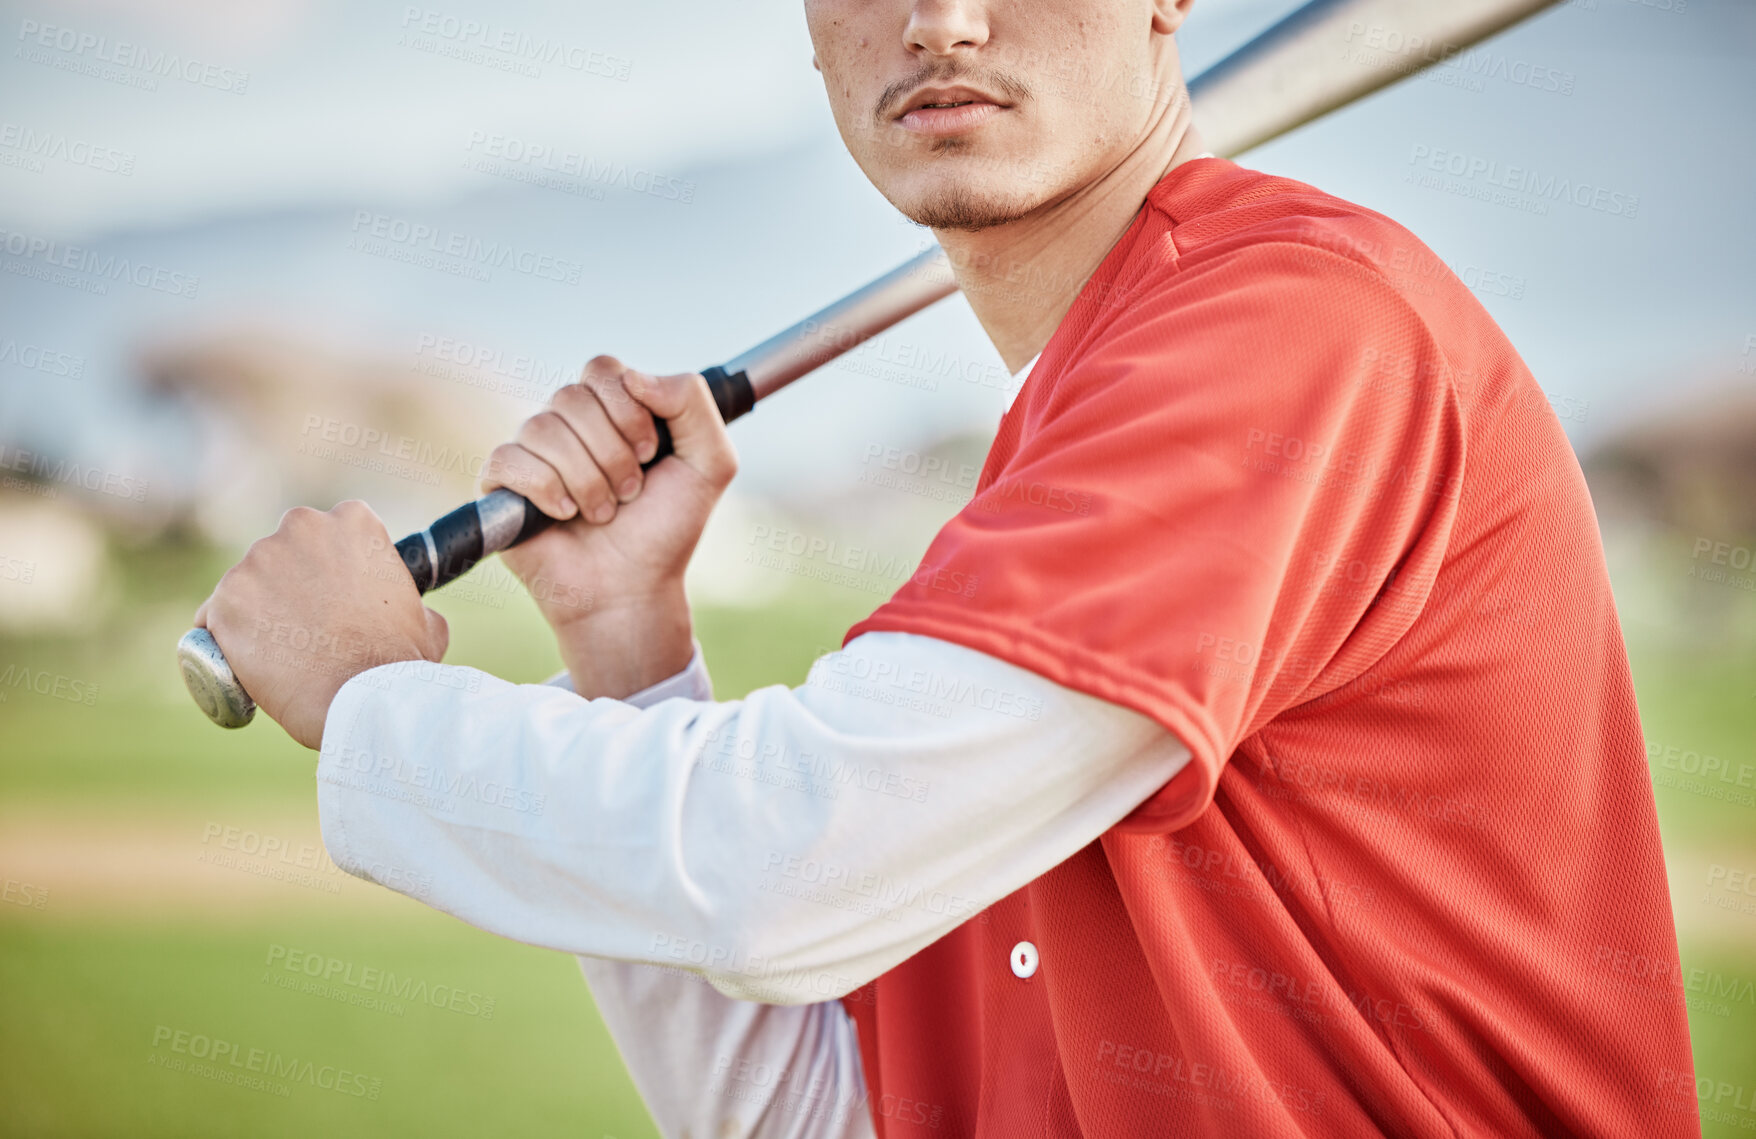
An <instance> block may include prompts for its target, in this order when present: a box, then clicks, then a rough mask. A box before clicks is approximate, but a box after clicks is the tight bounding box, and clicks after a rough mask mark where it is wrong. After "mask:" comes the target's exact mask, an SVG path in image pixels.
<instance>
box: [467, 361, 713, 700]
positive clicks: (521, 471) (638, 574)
mask: <svg viewBox="0 0 1756 1139" xmlns="http://www.w3.org/2000/svg"><path fill="white" fill-rule="evenodd" d="M654 416H657V417H658V418H660V419H663V420H666V421H667V423H668V424H669V427H670V431H671V445H672V447H673V454H672V457H670V458H667V459H665V460H663V461H662V462H659V463H656V464H654V465H653V467H652V469H651V470H649V471H647V472H645V474H644V475H643V474H642V472H641V470H640V464H641V463H643V462H645V461H646V460H648V459H650V458H651V457H652V456H653V453H654V452H655V451H656V450H657V447H658V433H657V430H656V429H655V427H654V426H653V417H654ZM737 471H738V459H737V455H736V454H735V453H734V452H733V450H732V442H731V439H730V438H729V437H728V436H727V435H726V426H725V424H724V423H723V422H722V421H721V420H720V417H719V410H718V409H717V408H716V407H715V406H714V403H713V394H712V393H711V392H710V391H709V390H708V387H707V381H706V380H704V379H702V378H701V377H700V376H699V375H696V374H694V373H692V372H691V373H684V374H681V375H675V376H651V375H647V374H646V373H644V372H637V371H635V370H634V369H632V368H628V367H626V366H624V365H623V364H622V362H621V361H620V360H617V359H614V358H613V357H610V356H599V357H597V358H596V359H595V360H593V361H591V363H589V364H587V365H586V366H585V371H584V373H583V375H581V377H580V380H579V382H578V383H577V384H570V385H569V386H567V387H564V388H562V389H561V390H560V391H558V392H556V393H555V396H554V398H553V399H551V400H550V401H549V408H548V410H546V411H543V412H540V413H538V414H537V415H534V416H532V417H531V418H530V419H527V420H526V421H525V422H524V425H523V426H522V427H520V428H519V429H518V434H517V436H516V437H515V439H514V441H513V442H511V443H506V444H503V445H502V446H500V447H499V448H497V449H496V450H495V451H494V454H493V455H492V456H491V457H490V459H489V462H488V467H487V471H486V473H485V474H484V476H483V478H482V490H483V491H484V492H486V491H490V490H493V489H494V488H495V487H501V486H505V487H510V488H512V489H513V490H516V491H518V493H520V494H522V495H524V496H525V497H526V498H528V499H530V500H531V501H532V502H534V503H535V504H536V505H537V508H538V509H539V510H541V511H542V512H543V513H544V514H547V515H549V516H550V517H551V518H556V519H560V520H562V521H561V523H560V524H559V525H556V526H553V527H551V528H550V529H548V530H546V531H545V532H543V533H542V534H539V535H537V536H536V537H535V538H532V539H530V540H529V541H527V542H525V543H524V544H522V545H520V546H516V547H514V548H513V549H510V550H507V551H506V552H505V553H503V554H501V558H502V559H503V560H504V561H505V562H506V564H507V566H508V567H510V568H511V570H512V572H513V573H515V574H517V575H518V577H519V579H520V580H521V581H523V582H524V584H525V587H526V588H527V589H529V590H530V592H531V596H533V597H535V598H536V601H537V605H538V606H539V607H540V608H541V609H542V612H543V616H544V618H545V619H547V621H548V622H549V624H550V625H551V626H553V628H554V630H555V635H556V638H557V640H558V641H559V643H560V649H561V659H562V660H563V661H564V662H565V663H566V665H567V670H568V672H569V673H570V674H571V675H572V677H573V685H574V689H575V690H576V691H577V692H579V693H580V695H582V696H615V697H622V696H629V695H632V694H633V693H635V692H638V691H639V690H640V689H642V688H645V687H647V686H649V685H652V684H656V683H657V682H659V681H660V680H663V679H665V678H666V677H667V676H671V675H673V674H675V673H676V672H678V671H680V670H681V669H682V668H683V667H684V666H685V665H687V664H688V663H689V657H690V654H691V652H692V649H693V638H692V632H691V625H690V621H689V605H688V601H687V600H686V599H685V597H684V595H683V571H684V570H685V569H686V568H687V567H688V565H689V556H690V554H692V553H693V552H694V550H695V543H696V541H697V540H698V539H700V537H701V531H702V528H703V527H704V526H706V525H707V516H708V515H709V514H710V513H711V512H712V511H713V507H714V504H715V503H717V502H718V501H719V497H720V495H721V494H722V493H724V491H725V489H726V486H727V484H729V483H730V482H731V481H732V476H733V475H735V474H737Z"/></svg>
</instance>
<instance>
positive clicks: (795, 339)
mask: <svg viewBox="0 0 1756 1139" xmlns="http://www.w3.org/2000/svg"><path fill="white" fill-rule="evenodd" d="M1556 2H1557V0H1443V2H1438V0H1311V2H1310V3H1307V4H1305V5H1303V6H1301V7H1300V8H1298V9H1297V10H1295V11H1294V12H1292V13H1291V14H1290V15H1288V16H1287V17H1286V18H1284V19H1282V20H1281V21H1280V22H1279V23H1277V24H1275V25H1273V26H1272V27H1270V28H1269V29H1268V30H1267V31H1265V32H1263V33H1262V34H1260V35H1258V36H1256V37H1255V38H1254V39H1252V40H1251V41H1250V42H1248V43H1246V44H1245V45H1244V46H1243V47H1241V48H1239V49H1238V50H1237V51H1235V52H1233V53H1232V54H1231V55H1229V56H1227V57H1226V58H1225V59H1223V60H1221V61H1220V62H1219V63H1216V64H1214V65H1213V66H1212V67H1211V68H1209V69H1208V70H1206V71H1204V72H1202V74H1201V75H1199V76H1197V77H1196V78H1194V79H1193V80H1191V81H1190V82H1189V94H1190V98H1191V100H1192V101H1193V103H1194V109H1195V118H1196V120H1197V122H1198V123H1199V125H1200V129H1201V133H1202V137H1203V139H1204V140H1205V141H1206V143H1207V144H1208V147H1209V149H1210V150H1212V151H1213V152H1214V153H1215V154H1218V155H1220V156H1222V157H1227V158H1230V157H1233V156H1235V155H1238V154H1241V153H1243V152H1244V151H1246V150H1249V149H1250V148H1251V147H1254V146H1257V145H1259V144H1261V143H1264V142H1267V141H1268V140H1269V139H1272V138H1275V137H1277V136H1278V135H1281V134H1284V133H1285V132H1287V131H1289V130H1292V129H1294V128H1295V127H1298V126H1302V125H1303V124H1305V123H1308V122H1310V121H1312V120H1313V119H1317V118H1321V117H1322V116H1324V115H1326V114H1328V113H1329V112H1330V111H1333V110H1336V109H1337V108H1339V107H1343V106H1346V105H1347V104H1349V103H1352V102H1354V101H1355V100H1357V99H1361V98H1364V97H1365V96H1366V95H1369V94H1371V93H1372V92H1374V91H1377V90H1379V89H1380V88H1383V87H1387V86H1389V85H1390V84H1392V83H1394V82H1396V81H1397V80H1399V79H1402V78H1404V77H1406V76H1408V75H1412V74H1414V73H1415V72H1418V71H1421V70H1423V69H1425V68H1427V67H1430V66H1432V65H1433V64H1436V63H1441V62H1443V61H1445V60H1446V59H1449V58H1451V57H1452V56H1454V55H1456V54H1458V53H1459V52H1463V51H1466V50H1468V49H1469V48H1471V47H1473V46H1474V45H1475V44H1477V43H1479V42H1481V41H1482V40H1484V39H1486V38H1487V37H1489V36H1491V35H1493V34H1495V33H1496V32H1499V31H1501V30H1503V29H1505V28H1507V27H1510V26H1511V25H1512V24H1515V23H1517V22H1518V21H1520V20H1522V19H1524V18H1525V17H1527V16H1530V15H1532V14H1534V13H1536V12H1538V11H1541V10H1542V9H1544V8H1547V7H1549V6H1550V5H1552V4H1554V3H1556ZM956 291H957V283H956V281H955V280H954V279H953V278H952V275H951V270H950V266H949V265H948V263H947V261H946V258H945V256H944V254H943V253H942V252H941V251H940V250H939V249H938V248H937V247H934V248H930V249H928V250H926V251H925V252H923V253H921V254H920V255H918V256H916V257H915V258H913V259H912V260H910V261H908V262H907V263H905V264H903V265H901V266H899V267H898V268H896V269H893V270H892V271H891V272H889V273H886V274H885V275H884V276H882V277H880V278H878V279H877V280H875V281H873V282H872V283H871V284H868V285H866V286H864V287H863V288H861V289H859V290H857V291H855V292H853V293H850V294H848V295H847V296H846V297H843V298H842V299H841V300H839V301H836V302H835V303H834V304H832V305H830V306H829V307H827V308H825V309H823V310H821V311H819V312H817V313H814V314H813V315H812V316H810V317H808V318H806V319H805V320H802V321H800V322H799V323H798V324H795V325H793V326H792V327H791V328H789V329H787V330H786V331H784V332H782V333H780V334H779V335H777V336H773V337H771V338H769V339H768V340H765V341H763V342H762V343H761V344H758V345H757V346H756V347H754V348H752V349H750V350H749V351H748V352H745V353H744V354H743V355H741V356H738V357H736V358H734V359H732V360H729V361H727V362H726V363H724V364H721V365H717V366H715V367H711V368H708V369H707V370H706V371H704V372H703V373H702V374H703V376H704V377H705V378H706V379H707V382H708V386H709V388H710V389H711V390H712V392H713V397H714V403H715V404H716V405H717V406H718V408H719V412H720V416H721V417H722V418H723V419H724V420H725V421H726V422H727V423H730V422H732V421H733V420H734V419H737V418H738V417H739V416H741V415H744V414H746V413H747V412H749V411H750V410H751V409H752V408H753V407H755V405H756V403H757V401H759V400H761V399H764V398H766V397H767V396H769V395H771V394H773V393H774V392H776V391H778V390H780V389H781V388H783V387H785V386H786V385H787V384H790V383H792V382H793V381H794V380H796V379H798V378H799V377H800V376H803V375H806V374H808V373H810V372H812V371H815V370H816V369H817V368H820V367H822V366H823V365H824V364H826V363H828V362H829V361H831V360H833V359H835V358H836V357H837V356H840V355H841V354H842V353H844V352H846V351H848V350H849V349H850V348H853V347H854V346H856V345H858V344H860V343H861V342H862V341H865V340H867V339H870V338H871V337H873V336H876V335H877V334H878V333H880V332H883V331H884V330H885V329H887V328H889V327H891V326H892V325H894V324H896V323H897V322H898V321H901V320H903V319H904V318H906V317H909V316H912V315H913V314H915V313H917V312H919V311H920V310H921V309H923V308H926V307H927V306H928V305H930V304H932V303H934V302H935V301H938V300H940V299H941V298H943V297H947V296H950V295H951V294H952V293H954V292H956ZM658 429H659V448H658V452H657V453H656V454H655V455H654V456H653V458H652V459H650V460H648V462H647V463H646V464H645V465H646V466H651V465H652V464H653V463H656V462H658V461H659V460H660V459H662V458H664V457H665V456H666V455H667V454H669V453H670V449H671V447H670V443H671V439H670V432H669V431H668V430H667V429H666V426H665V423H664V421H663V420H660V421H658ZM552 521H553V520H552V519H550V518H549V517H548V516H547V515H545V514H543V513H542V512H541V511H540V510H538V509H537V508H536V507H535V506H533V505H532V504H531V503H530V502H529V501H528V500H526V499H525V498H523V497H521V496H519V495H518V494H515V493H514V492H512V491H510V490H506V489H504V488H502V489H500V490H496V491H493V492H491V493H490V494H487V495H485V496H483V497H482V498H479V499H477V500H476V501H475V502H471V503H467V504H465V505H464V506H461V507H459V508H458V509H456V510H454V511H452V512H451V513H450V514H447V515H445V516H444V517H443V518H440V519H439V520H438V521H436V522H434V523H433V524H432V525H431V526H429V527H427V528H426V529H425V530H422V531H420V532H419V533H415V534H410V535H409V536H408V537H406V538H404V539H402V540H401V541H400V542H398V543H396V549H397V552H398V553H399V554H401V555H402V561H403V564H404V565H405V566H406V567H407V568H408V571H409V574H410V576H411V577H412V578H413V579H414V582H415V586H416V588H418V589H419V590H420V591H421V592H422V593H426V592H427V591H429V590H433V589H437V588H439V587H440V586H442V585H444V584H445V583H447V582H449V581H452V580H454V579H455V578H457V577H458V576H459V575H461V574H463V573H465V572H467V571H468V570H469V568H470V567H471V566H473V565H475V564H476V563H477V562H479V561H481V560H482V559H483V558H485V557H487V556H488V555H489V554H493V553H496V552H498V551H500V550H504V549H507V548H509V547H511V546H514V545H516V544H518V543H519V542H522V541H524V540H525V539H526V538H529V537H531V536H532V535H534V534H537V533H540V532H541V531H543V530H544V529H546V528H547V527H548V526H549V525H550V524H551V523H552ZM177 658H178V663H179V664H180V666H181V668H182V672H183V682H184V684H185V685H187V686H188V688H189V694H190V695H191V696H192V697H194V698H195V702H196V704H198V705H199V706H200V707H201V710H202V711H203V712H205V713H207V716H208V718H209V719H211V720H212V721H213V722H214V723H216V724H219V725H220V726H221V727H226V728H241V727H243V726H244V725H245V724H248V723H249V722H250V720H251V719H252V718H253V717H254V716H255V714H256V704H255V701H253V700H251V699H250V696H249V694H248V693H247V692H245V691H244V687H243V685H242V684H240V683H239V682H238V679H237V676H236V675H235V674H234V673H233V672H232V668H231V665H230V664H228V663H227V661H226V658H225V654H224V653H223V652H221V651H220V647H219V645H218V643H217V642H215V641H214V639H213V636H212V634H210V633H209V632H208V631H207V630H206V629H200V628H197V629H191V630H189V632H187V633H185V634H184V635H183V637H182V639H181V640H179V641H178V642H177Z"/></svg>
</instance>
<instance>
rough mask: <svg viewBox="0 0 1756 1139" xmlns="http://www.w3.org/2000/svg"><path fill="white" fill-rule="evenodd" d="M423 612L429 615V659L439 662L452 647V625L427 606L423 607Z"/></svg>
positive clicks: (435, 662)
mask: <svg viewBox="0 0 1756 1139" xmlns="http://www.w3.org/2000/svg"><path fill="white" fill-rule="evenodd" d="M421 612H422V613H424V614H426V617H427V648H428V652H427V659H428V660H430V661H432V662H433V663H434V664H438V663H439V662H440V661H442V660H444V659H445V650H446V649H448V648H450V647H451V626H450V624H449V623H447V622H446V620H445V618H443V617H441V616H440V615H439V614H437V613H435V612H434V611H433V610H431V609H428V608H427V607H426V606H422V607H421Z"/></svg>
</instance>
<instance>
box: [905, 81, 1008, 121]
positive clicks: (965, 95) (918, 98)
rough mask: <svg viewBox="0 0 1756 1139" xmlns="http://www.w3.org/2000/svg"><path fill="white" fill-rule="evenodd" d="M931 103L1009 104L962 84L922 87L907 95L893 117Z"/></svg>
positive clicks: (999, 105) (1001, 105)
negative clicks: (906, 98) (904, 101)
mask: <svg viewBox="0 0 1756 1139" xmlns="http://www.w3.org/2000/svg"><path fill="white" fill-rule="evenodd" d="M933 103H993V104H994V105H995V106H998V107H1009V106H1011V104H1010V103H1007V102H1006V101H1005V100H1002V99H996V98H995V97H994V96H992V95H989V94H987V93H986V92H983V91H978V90H976V89H975V88H974V87H964V86H962V85H959V86H956V87H922V88H920V89H919V90H917V91H916V92H915V93H914V94H913V95H910V96H909V98H908V101H907V102H906V103H904V104H903V105H902V109H901V110H899V111H897V112H896V115H895V117H896V118H899V119H900V118H902V117H903V116H904V115H906V114H908V113H909V112H910V111H918V110H920V109H921V108H922V107H925V106H928V105H930V104H933Z"/></svg>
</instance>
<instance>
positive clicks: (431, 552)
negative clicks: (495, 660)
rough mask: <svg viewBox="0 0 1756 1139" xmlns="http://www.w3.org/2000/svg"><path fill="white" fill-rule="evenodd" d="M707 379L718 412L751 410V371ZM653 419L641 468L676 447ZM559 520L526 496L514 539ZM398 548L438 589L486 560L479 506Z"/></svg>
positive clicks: (710, 372) (419, 578)
mask: <svg viewBox="0 0 1756 1139" xmlns="http://www.w3.org/2000/svg"><path fill="white" fill-rule="evenodd" d="M701 375H702V377H703V378H704V379H706V380H707V386H708V390H709V391H711V392H712V393H713V402H714V406H715V407H717V408H718V409H719V415H720V418H721V419H722V420H724V421H725V422H727V423H730V422H732V420H734V419H737V418H738V417H740V416H742V415H745V414H747V413H748V412H749V411H750V409H751V408H753V407H755V406H756V393H755V391H754V389H752V388H751V386H750V377H749V376H747V375H746V374H744V373H743V372H731V373H728V372H727V371H726V370H725V369H724V368H721V367H718V366H715V367H712V368H708V369H707V370H706V371H704V372H702V373H701ZM653 425H654V426H655V427H657V428H658V450H656V451H654V452H653V456H652V458H650V459H648V460H647V461H646V462H644V463H642V464H641V468H642V469H645V468H648V467H651V466H652V465H653V464H654V463H656V462H658V461H659V460H660V459H662V458H664V457H665V456H666V455H669V454H670V453H671V450H672V448H671V428H670V425H669V424H668V423H666V422H665V421H664V420H662V419H656V418H655V419H654V420H653ZM554 522H555V520H554V519H553V518H550V517H549V516H548V515H547V514H544V513H543V512H542V511H540V510H538V509H537V508H536V507H535V506H534V505H532V504H531V502H530V501H529V500H528V499H527V500H525V504H524V525H523V526H522V527H520V528H519V531H518V536H517V537H515V538H513V539H512V541H511V543H509V545H512V546H516V545H518V543H520V542H522V541H524V540H525V539H527V538H530V537H533V536H535V535H537V534H540V533H542V532H543V531H544V530H547V529H548V528H549V527H550V526H551V525H553V524H554ZM396 552H397V553H398V554H401V555H402V564H403V565H404V566H406V567H408V571H409V576H410V577H412V578H414V579H415V588H416V589H418V590H420V591H421V592H422V593H426V592H428V591H429V590H434V589H438V588H439V587H440V586H442V585H445V584H446V583H448V582H452V581H455V580H457V579H458V578H460V577H462V576H463V575H464V574H466V573H468V572H469V571H470V569H471V568H473V567H474V566H475V564H476V563H477V562H479V561H481V560H482V558H483V557H484V556H485V553H494V552H495V551H493V550H488V551H486V552H485V553H484V550H483V543H482V519H481V515H480V514H478V513H477V512H476V504H475V503H473V502H468V503H465V504H464V505H462V506H460V507H458V508H457V509H456V510H453V511H452V512H451V513H450V514H447V515H446V516H445V517H443V518H441V519H439V521H437V522H435V523H433V524H432V525H431V526H429V527H427V529H426V530H424V531H422V532H421V533H418V534H410V535H409V536H408V537H406V538H404V539H403V540H402V541H400V542H398V543H397V544H396Z"/></svg>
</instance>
